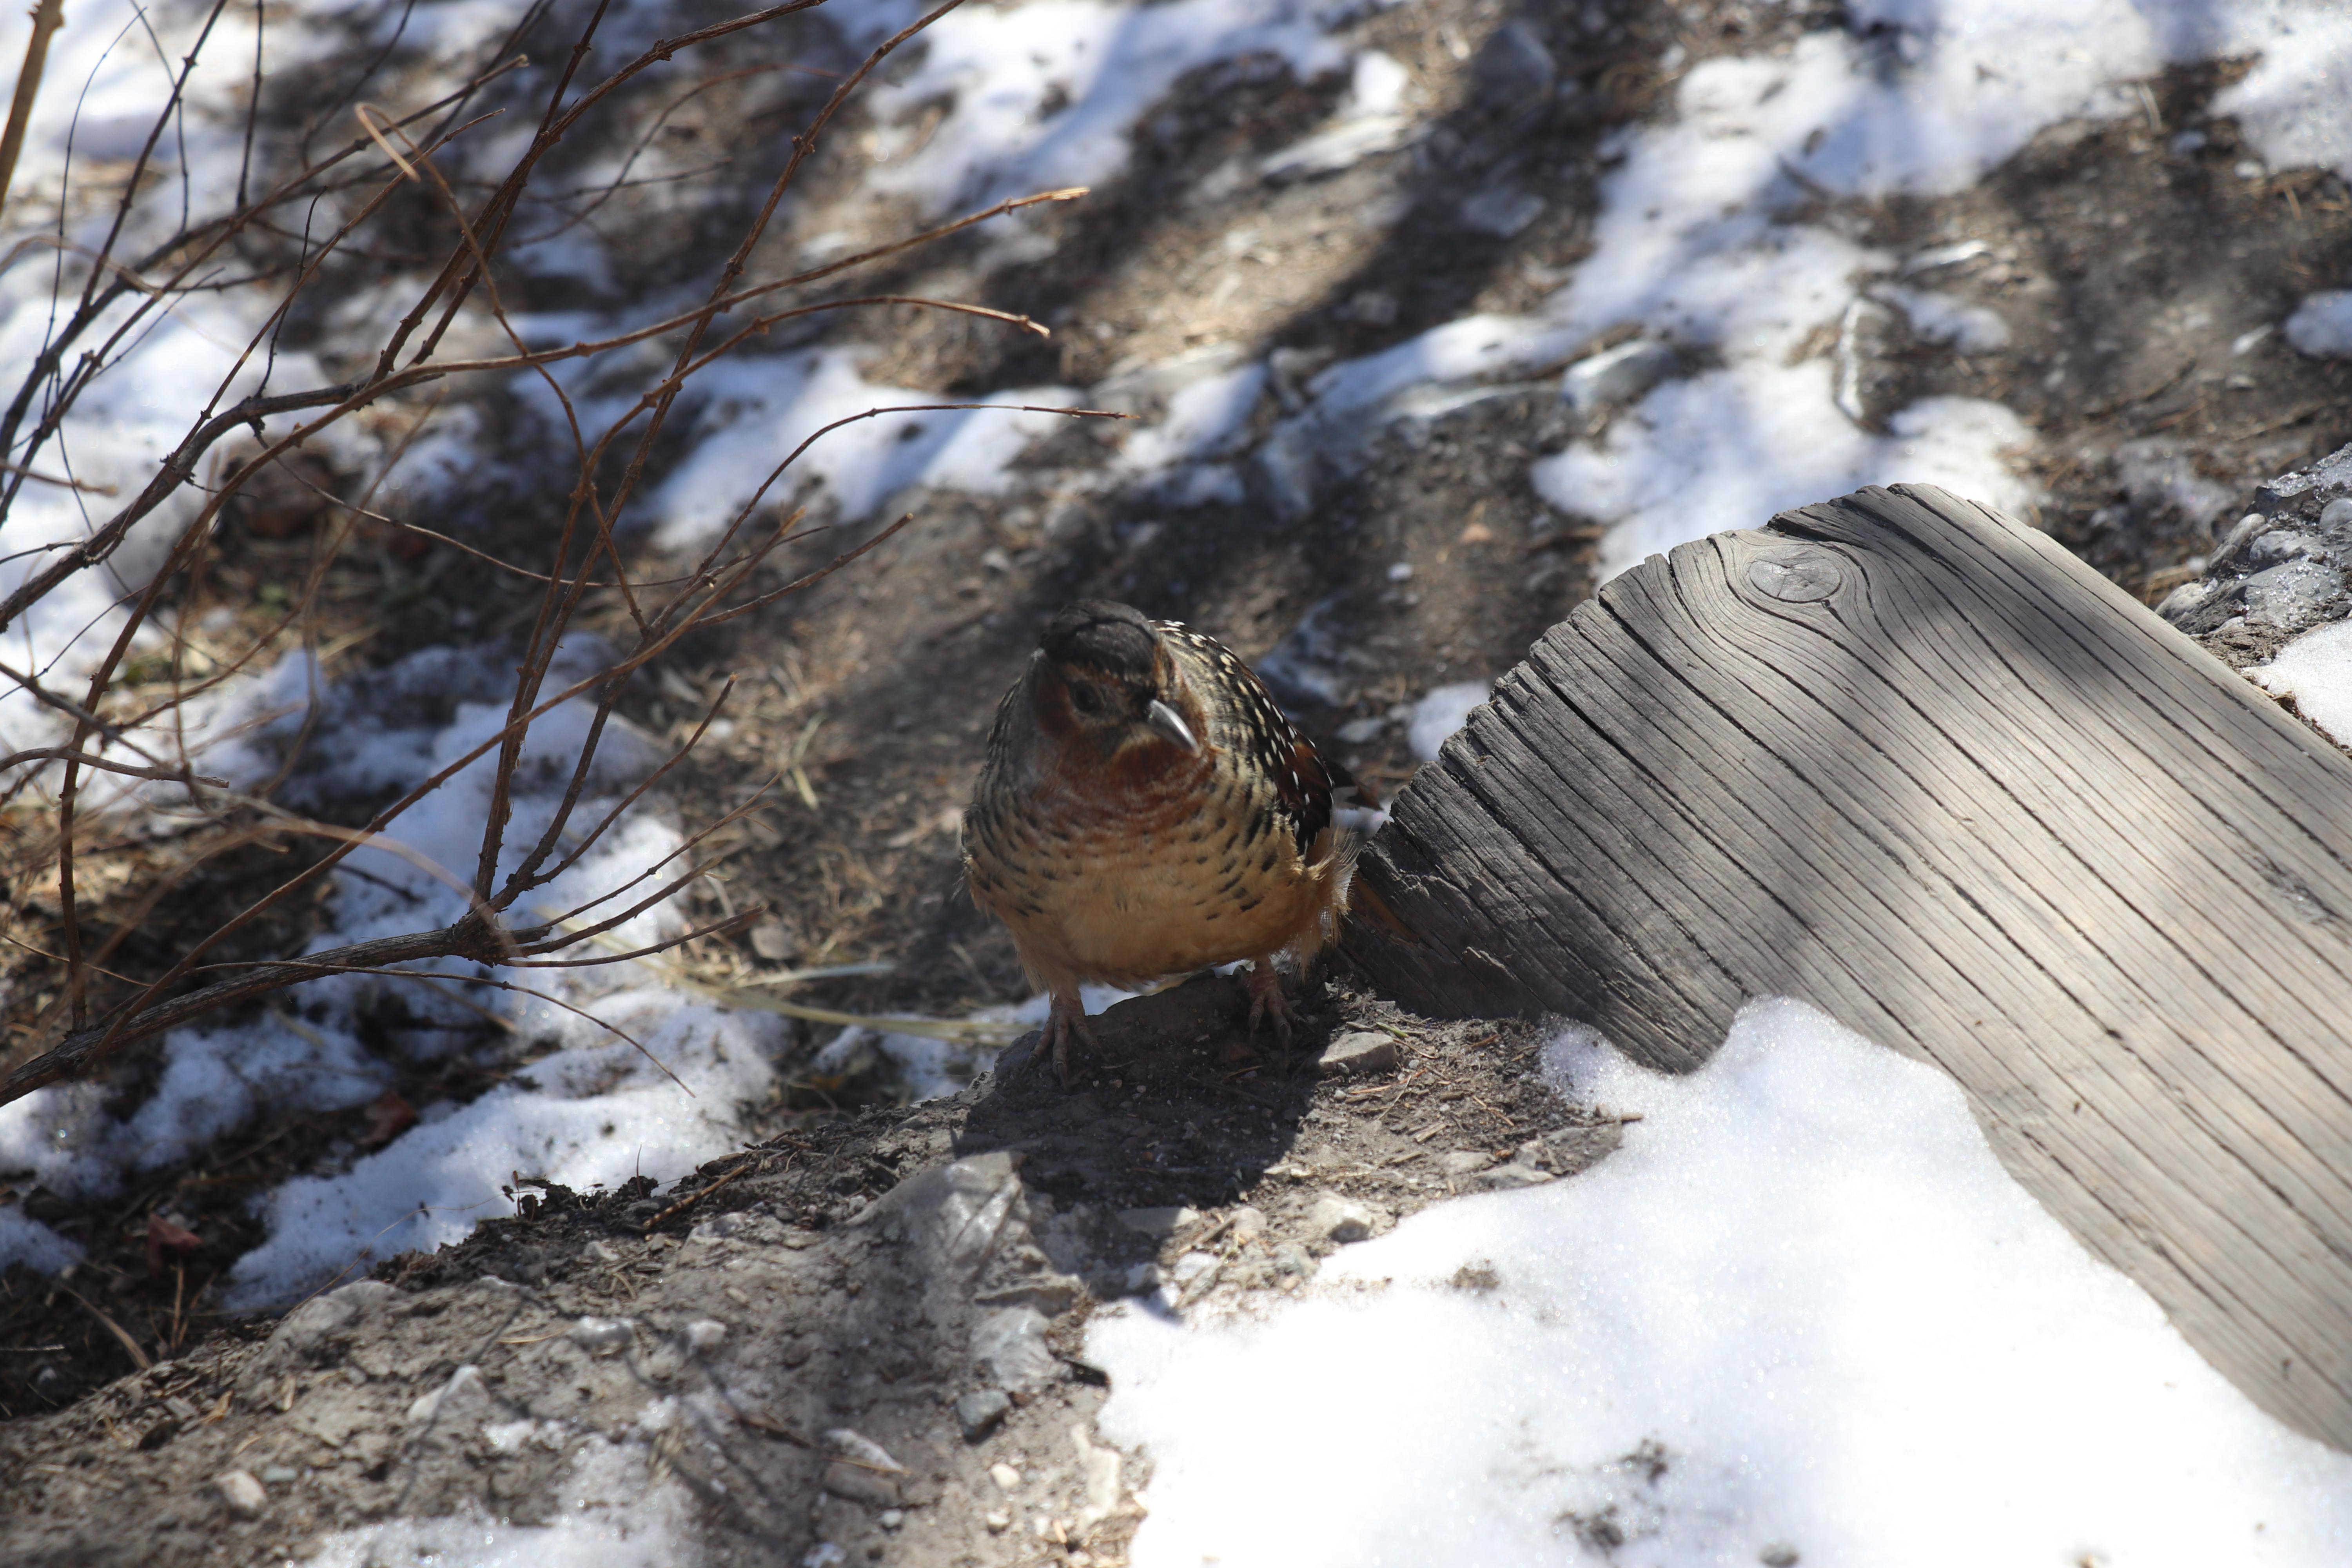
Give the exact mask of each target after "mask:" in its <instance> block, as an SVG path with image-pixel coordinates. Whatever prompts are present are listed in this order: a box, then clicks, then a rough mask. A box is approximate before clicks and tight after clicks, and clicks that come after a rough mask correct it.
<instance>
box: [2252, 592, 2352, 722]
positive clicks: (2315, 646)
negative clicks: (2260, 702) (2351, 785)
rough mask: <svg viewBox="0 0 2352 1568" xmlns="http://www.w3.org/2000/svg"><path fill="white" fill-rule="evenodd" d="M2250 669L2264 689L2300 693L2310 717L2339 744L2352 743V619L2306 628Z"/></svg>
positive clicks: (2299, 704)
mask: <svg viewBox="0 0 2352 1568" xmlns="http://www.w3.org/2000/svg"><path fill="white" fill-rule="evenodd" d="M2246 673H2247V674H2249V675H2251V676H2252V678H2253V679H2254V680H2255V681H2256V682H2257V683H2259V684H2260V685H2261V687H2262V688H2263V690H2265V691H2268V692H2271V693H2273V695H2276V696H2279V697H2292V698H2294V705H2295V708H2296V710H2298V711H2300V712H2301V713H2302V714H2303V716H2304V717H2305V718H2306V719H2308V720H2310V721H2312V722H2313V723H2315V724H2316V725H2318V726H2319V727H2320V728H2321V729H2323V730H2325V731H2327V733H2328V734H2329V735H2330V736H2331V737H2332V738H2333V739H2334V740H2335V742H2336V744H2337V745H2339V746H2345V747H2352V621H2335V622H2331V623H2330V624H2329V625H2327V626H2321V627H2319V628H2318V629H2317V630H2315V631H2308V632H2305V633H2304V634H2303V636H2301V637H2297V638H2295V639H2294V641H2293V642H2291V643H2289V644H2287V645H2286V647H2283V648H2281V649H2279V650H2278V653H2277V656H2276V657H2274V658H2273V659H2272V660H2271V661H2270V663H2268V664H2265V665H2263V666H2261V667H2260V668H2255V669H2251V670H2248V671H2247V672H2246Z"/></svg>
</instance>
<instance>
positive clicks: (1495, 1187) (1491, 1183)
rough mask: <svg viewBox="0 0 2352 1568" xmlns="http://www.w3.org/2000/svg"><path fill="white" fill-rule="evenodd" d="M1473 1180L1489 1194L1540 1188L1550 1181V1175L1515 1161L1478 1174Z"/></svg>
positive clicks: (1532, 1166) (1523, 1162) (1535, 1167)
mask: <svg viewBox="0 0 2352 1568" xmlns="http://www.w3.org/2000/svg"><path fill="white" fill-rule="evenodd" d="M1475 1180H1476V1183H1477V1184H1478V1185H1479V1186H1481V1187H1484V1188H1485V1189H1486V1190H1487V1191H1488V1192H1490V1193H1500V1192H1512V1191H1515V1190H1517V1189H1518V1188H1521V1187H1540V1186H1542V1185H1543V1184H1545V1183H1546V1182H1549V1181H1550V1180H1551V1173H1550V1172H1549V1171H1546V1170H1541V1169H1539V1168H1538V1167H1537V1166H1534V1165H1530V1164H1528V1163H1526V1162H1525V1161H1522V1160H1516V1159H1515V1160H1512V1161H1511V1162H1510V1163H1507V1164H1502V1165H1496V1166H1495V1167H1494V1168H1493V1169H1492V1170H1488V1171H1482V1172H1480V1173H1478V1175H1477V1177H1476V1178H1475Z"/></svg>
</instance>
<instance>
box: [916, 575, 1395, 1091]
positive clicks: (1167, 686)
mask: <svg viewBox="0 0 2352 1568" xmlns="http://www.w3.org/2000/svg"><path fill="white" fill-rule="evenodd" d="M1351 782H1352V781H1349V779H1348V778H1347V775H1346V774H1345V773H1342V772H1341V771H1340V770H1339V769H1338V768H1337V767H1335V766H1334V765H1333V764H1331V763H1328V761H1326V760H1325V759H1324V758H1323V757H1322V756H1321V755H1320V754H1319V753H1318V752H1317V751H1316V749H1315V747H1314V745H1313V744H1312V743H1311V742H1308V741H1307V738H1306V737H1305V736H1303V735H1301V734H1300V733H1299V732H1298V731H1297V728H1296V727H1295V726H1294V725H1292V723H1291V722H1290V721H1289V720H1288V719H1287V718H1286V717H1285V716H1284V714H1283V712H1282V710H1281V709H1279V708H1277V707H1276V706H1275V702H1274V699H1273V698H1272V697H1271V696H1269V695H1268V694H1267V692H1266V689H1265V685H1264V684H1263V683H1262V682H1261V681H1260V680H1259V679H1258V678H1257V676H1256V675H1255V673H1253V672H1252V671H1251V669H1250V668H1249V667H1248V666H1246V665H1244V663H1242V661H1241V660H1240V659H1238V658H1235V657H1234V655H1233V653H1232V652H1231V651H1230V650H1228V649H1227V648H1226V647H1224V646H1223V644H1221V643H1219V642H1217V641H1216V640H1215V639H1214V638H1213V637H1204V636H1202V634H1201V633H1199V632H1196V631H1194V630H1192V628H1190V627H1188V626H1183V625H1181V623H1178V622H1173V621H1152V620H1149V619H1147V618H1146V617H1145V616H1142V615H1141V614H1140V613H1139V612H1138V611H1136V610H1133V609H1131V608H1129V606H1127V605H1117V604H1111V603H1109V602H1108V601H1105V600H1080V601H1078V602H1077V603H1076V604H1074V605H1070V606H1069V607H1068V608H1066V609H1065V610H1063V611H1062V612H1061V613H1060V614H1059V615H1057V616H1055V617H1054V619H1053V620H1052V621H1051V622H1050V623H1048V624H1047V626H1046V628H1045V636H1044V637H1042V638H1041V639H1040V643H1039V647H1038V650H1037V651H1036V652H1035V653H1034V654H1033V655H1031V656H1030V660H1029V665H1028V668H1026V669H1025V670H1024V672H1023V673H1022V676H1021V679H1019V680H1017V681H1015V682H1014V683H1013V689H1011V690H1010V691H1008V692H1006V693H1005V696H1004V700H1003V702H1002V703H1001V704H1000V705H999V706H998V708H997V712H996V723H995V726H994V728H993V729H992V731H991V732H990V735H989V741H988V757H987V761H986V763H984V765H983V766H982V772H981V778H980V786H979V789H978V790H977V792H976V793H975V795H974V797H973V800H972V804H971V806H970V808H969V809H967V810H966V811H965V813H964V823H963V827H964V831H963V845H964V874H965V877H966V879H967V881H968V882H969V884H970V886H971V895H972V900H973V901H974V902H975V903H977V904H978V905H979V906H980V907H981V908H982V909H983V910H987V911H989V912H990V913H991V914H993V915H995V916H996V917H997V918H998V919H1000V920H1002V921H1004V923H1005V925H1006V927H1007V928H1008V929H1010V931H1012V933H1013V944H1014V946H1015V947H1016V948H1017V949H1019V951H1020V953H1021V962H1022V963H1023V964H1024V967H1026V969H1027V970H1028V972H1029V975H1030V978H1031V979H1032V980H1033V981H1034V982H1035V983H1036V984H1038V985H1040V986H1041V987H1043V988H1044V989H1045V990H1046V991H1047V992H1049V993H1050V994H1052V997H1053V1013H1052V1016H1051V1017H1050V1018H1049V1020H1048V1023H1047V1027H1046V1034H1047V1037H1048V1039H1049V1041H1050V1042H1051V1044H1052V1046H1053V1049H1054V1059H1055V1066H1056V1067H1057V1068H1060V1069H1061V1070H1062V1074H1063V1077H1064V1078H1065V1079H1067V1077H1068V1044H1069V1037H1070V1036H1071V1035H1072V1034H1076V1035H1078V1036H1079V1037H1087V1028H1086V1022H1085V1010H1084V1008H1083V1006H1082V1005H1080V1003H1079V1001H1078V986H1079V985H1080V984H1081V983H1084V982H1087V981H1097V982H1105V983H1108V984H1115V985H1129V986H1132V985H1139V984H1145V983H1147V982H1150V981H1153V980H1158V979H1160V978H1162V977H1164V976H1167V975H1171V974H1181V973H1189V972H1191V971H1193V970H1196V969H1204V968H1207V967H1209V966H1211V965H1213V964H1219V963H1231V962H1234V961H1235V960H1238V959H1244V958H1246V959H1253V960H1255V961H1256V962H1255V965H1254V966H1253V968H1252V971H1251V974H1250V994H1251V1010H1250V1022H1251V1025H1252V1026H1253V1028H1254V1027H1255V1026H1256V1024H1257V1022H1258V1019H1259V1018H1260V1017H1261V1016H1264V1015H1266V1014H1269V1013H1270V1014H1271V1015H1272V1016H1273V1018H1274V1021H1275V1026H1276V1030H1277V1032H1278V1033H1279V1034H1280V1035H1281V1036H1282V1037H1283V1038H1284V1039H1285V1040H1286V1041H1287V1039H1288V1037H1289V1034H1290V1026H1291V1021H1292V1020H1291V1014H1290V1010H1289V1007H1288V1005H1287V1004H1286V1003H1285V1002H1284V1000H1283V997H1282V992H1281V986H1280V982H1279V979H1278V978H1277V976H1276V970H1275V959H1276V955H1277V954H1292V955H1296V956H1297V957H1299V958H1302V959H1303V958H1305V957H1307V956H1311V955H1312V954H1313V952H1315V951H1316V949H1317V948H1318V947H1319V946H1320V945H1321V943H1322V942H1324V940H1325V939H1326V938H1327V937H1328V935H1329V934H1330V931H1331V930H1332V927H1333V925H1334V923H1335V922H1336V921H1337V920H1338V919H1339V915H1340V914H1341V912H1343V910H1345V908H1346V904H1347V890H1348V879H1349V870H1350V868H1351V867H1352V865H1353V854H1354V846H1353V843H1352V841H1351V839H1350V837H1349V835H1348V834H1347V833H1346V832H1344V831H1343V830H1341V829H1340V828H1339V827H1338V826H1335V824H1334V822H1333V819H1332V805H1333V798H1334V795H1335V791H1337V792H1339V793H1341V794H1342V795H1344V792H1345V791H1346V790H1347V789H1348V788H1349V787H1350V785H1351Z"/></svg>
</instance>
